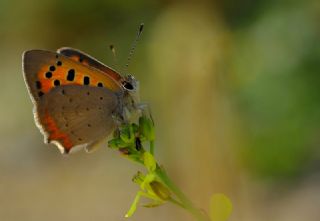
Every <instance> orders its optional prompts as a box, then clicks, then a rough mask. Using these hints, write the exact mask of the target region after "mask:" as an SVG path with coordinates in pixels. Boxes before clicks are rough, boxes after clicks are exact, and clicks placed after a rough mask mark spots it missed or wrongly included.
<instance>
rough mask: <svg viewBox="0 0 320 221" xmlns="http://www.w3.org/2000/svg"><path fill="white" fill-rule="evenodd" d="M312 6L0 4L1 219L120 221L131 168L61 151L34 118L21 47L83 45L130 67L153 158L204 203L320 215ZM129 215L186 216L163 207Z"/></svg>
mask: <svg viewBox="0 0 320 221" xmlns="http://www.w3.org/2000/svg"><path fill="white" fill-rule="evenodd" d="M319 21H320V2H319V1H318V0H304V1H302V0H300V1H298V0H280V1H274V0H271V1H270V0H268V1H267V0H242V1H232V0H225V1H219V0H215V1H210V0H197V1H196V0H189V1H178V0H162V1H161V0H153V1H149V0H136V1H125V0H109V1H107V0H104V1H103V0H91V1H85V0H68V1H64V0H55V1H49V0H44V1H36V0H30V1H18V0H10V1H9V0H0V48H1V50H0V59H1V66H0V74H1V84H2V85H1V87H0V92H1V93H0V99H1V100H0V101H1V109H0V139H1V145H0V205H1V206H0V219H1V220H15V221H16V220H24V221H40V220H46V221H51V220H52V221H53V220H76V221H81V220H125V218H124V214H125V213H126V211H127V210H128V208H129V206H130V205H131V202H132V201H133V199H134V196H135V194H136V191H137V190H138V186H136V185H135V184H134V183H132V182H131V178H132V176H133V175H134V174H135V173H136V171H138V170H141V169H142V168H141V167H140V166H139V165H133V164H132V162H129V161H128V160H125V159H124V158H122V157H121V156H120V155H119V153H117V152H115V151H112V150H111V149H109V148H107V145H105V147H104V148H101V149H99V150H97V151H96V152H94V153H92V154H86V153H85V152H78V153H77V154H73V155H70V156H68V157H64V156H62V155H61V154H60V153H59V151H58V149H57V148H55V147H54V146H53V145H45V144H44V143H43V136H42V135H41V134H40V132H39V130H38V129H37V128H36V126H35V124H34V119H33V114H32V103H31V100H30V98H29V95H28V92H27V89H26V87H25V83H24V81H23V77H22V69H21V65H22V64H21V55H22V52H23V51H24V50H28V49H47V50H52V51H54V50H56V49H57V48H59V47H62V46H69V47H74V48H78V49H80V50H83V51H85V52H87V53H89V54H91V55H92V56H94V57H96V58H97V59H99V60H101V61H103V62H104V63H106V64H107V65H109V66H111V67H114V62H113V58H112V53H111V52H110V50H109V48H108V47H109V45H110V44H114V45H115V47H116V50H117V55H118V61H119V64H120V66H121V67H124V65H125V63H126V59H127V56H128V52H129V49H130V46H131V43H132V41H133V39H134V37H135V35H136V31H137V28H138V26H139V24H140V22H144V23H145V29H144V33H143V35H142V37H141V39H140V42H139V43H138V47H137V50H136V52H135V54H134V56H133V58H132V62H131V64H130V66H129V72H130V73H133V74H134V75H135V76H136V78H137V79H139V80H140V85H141V99H142V100H143V101H145V102H148V103H149V104H150V105H151V108H152V112H153V117H154V119H155V123H156V136H157V140H156V157H157V159H158V161H159V162H161V163H162V164H163V165H164V166H165V167H166V169H167V171H168V173H169V175H170V176H171V177H172V178H173V180H174V181H175V182H176V183H177V185H178V186H180V187H181V189H182V190H183V191H184V192H185V193H186V194H187V195H188V196H189V197H190V198H191V199H192V200H193V201H194V203H195V204H196V205H197V206H199V207H201V208H203V209H205V210H207V209H208V205H209V199H210V196H211V194H213V193H219V192H222V193H224V194H226V195H227V196H228V197H229V198H230V199H231V200H232V202H233V206H234V211H233V213H232V215H231V217H230V220H237V221H239V220H245V221H251V220H252V221H253V220H261V221H267V220H273V221H278V220H279V221H280V220H281V221H289V220H290V221H295V220H308V221H313V220H314V221H316V220H317V221H318V220H319V219H320V149H319V148H320V147H319V146H320V44H319V42H320V41H319V40H320V28H319V27H320V26H319ZM130 220H190V221H191V220H193V219H192V217H190V216H189V214H187V213H186V212H185V211H183V210H181V209H180V208H177V207H175V206H174V205H172V204H166V205H164V206H161V207H158V208H153V209H146V208H143V207H139V208H138V210H137V212H136V213H135V214H134V216H133V217H132V218H131V219H130Z"/></svg>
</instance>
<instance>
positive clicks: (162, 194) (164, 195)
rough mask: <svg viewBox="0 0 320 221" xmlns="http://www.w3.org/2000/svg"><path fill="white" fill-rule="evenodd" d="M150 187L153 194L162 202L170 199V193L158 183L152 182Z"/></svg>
mask: <svg viewBox="0 0 320 221" xmlns="http://www.w3.org/2000/svg"><path fill="white" fill-rule="evenodd" d="M150 186H151V188H152V190H153V192H154V193H155V194H156V195H157V196H158V197H159V198H160V199H162V200H168V199H169V198H170V195H171V194H170V191H169V190H168V188H167V187H165V186H164V185H163V184H162V183H160V182H158V181H152V182H151V183H150Z"/></svg>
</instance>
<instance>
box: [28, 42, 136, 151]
mask: <svg viewBox="0 0 320 221" xmlns="http://www.w3.org/2000/svg"><path fill="white" fill-rule="evenodd" d="M22 60H23V61H22V63H23V65H22V66H23V75H24V80H25V83H26V86H27V88H28V91H29V94H30V97H31V100H32V102H33V104H34V108H33V112H34V118H35V122H36V125H37V126H38V128H39V129H40V131H41V133H42V134H43V135H44V140H45V143H53V144H55V145H56V146H57V147H58V148H59V150H60V151H61V153H64V154H68V153H69V152H71V151H73V150H75V149H79V148H83V147H84V148H85V149H86V150H87V151H90V150H92V149H93V148H94V147H95V145H96V144H97V143H99V142H100V141H102V140H103V139H104V138H105V137H107V136H108V135H109V134H110V133H111V132H112V131H113V130H114V129H115V128H116V127H117V126H118V125H120V124H121V123H124V122H126V121H127V120H128V116H127V115H128V114H127V113H133V112H135V111H137V110H138V108H137V107H138V104H139V94H138V93H139V92H138V81H137V80H136V79H135V78H134V77H133V76H132V75H130V74H128V75H126V76H122V75H120V74H119V73H118V72H117V71H115V70H113V69H111V68H110V67H108V66H106V65H104V64H103V63H101V62H99V61H98V60H96V59H94V58H93V57H91V56H89V55H87V54H85V53H83V52H81V51H79V50H76V49H73V48H66V47H65V48H60V49H58V50H57V52H51V51H46V50H29V51H25V52H24V53H23V56H22Z"/></svg>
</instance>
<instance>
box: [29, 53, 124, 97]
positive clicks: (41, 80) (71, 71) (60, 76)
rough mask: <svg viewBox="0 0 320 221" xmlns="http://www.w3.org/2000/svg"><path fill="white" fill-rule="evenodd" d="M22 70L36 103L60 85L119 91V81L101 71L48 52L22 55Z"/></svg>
mask: <svg viewBox="0 0 320 221" xmlns="http://www.w3.org/2000/svg"><path fill="white" fill-rule="evenodd" d="M23 70H24V77H25V80H26V83H27V85H28V88H29V90H30V93H31V95H32V96H33V98H34V99H35V100H38V99H39V98H40V97H41V96H42V95H43V94H46V93H48V92H49V91H50V90H51V89H53V88H55V87H57V86H62V85H89V86H94V87H105V88H108V89H109V90H111V91H114V92H118V91H121V90H122V89H121V86H120V84H119V83H118V82H116V81H115V80H114V79H112V78H111V77H110V76H107V75H106V74H104V73H103V72H102V71H100V70H97V69H95V68H90V67H89V66H85V65H83V64H81V63H79V62H76V61H74V60H72V59H70V58H68V57H66V56H64V55H61V54H57V53H54V52H50V51H43V50H31V51H27V52H25V53H24V55H23Z"/></svg>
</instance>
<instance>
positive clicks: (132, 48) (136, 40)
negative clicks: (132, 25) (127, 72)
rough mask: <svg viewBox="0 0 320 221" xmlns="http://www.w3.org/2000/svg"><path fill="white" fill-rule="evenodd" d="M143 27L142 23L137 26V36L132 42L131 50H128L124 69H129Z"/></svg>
mask: <svg viewBox="0 0 320 221" xmlns="http://www.w3.org/2000/svg"><path fill="white" fill-rule="evenodd" d="M143 27H144V23H141V24H140V26H139V29H138V32H137V36H136V38H135V39H134V41H133V43H132V46H131V49H130V52H129V56H128V59H127V64H126V69H128V67H129V64H130V61H131V58H132V55H133V52H134V50H135V49H136V46H137V43H138V41H139V39H140V36H141V33H142V31H143Z"/></svg>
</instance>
